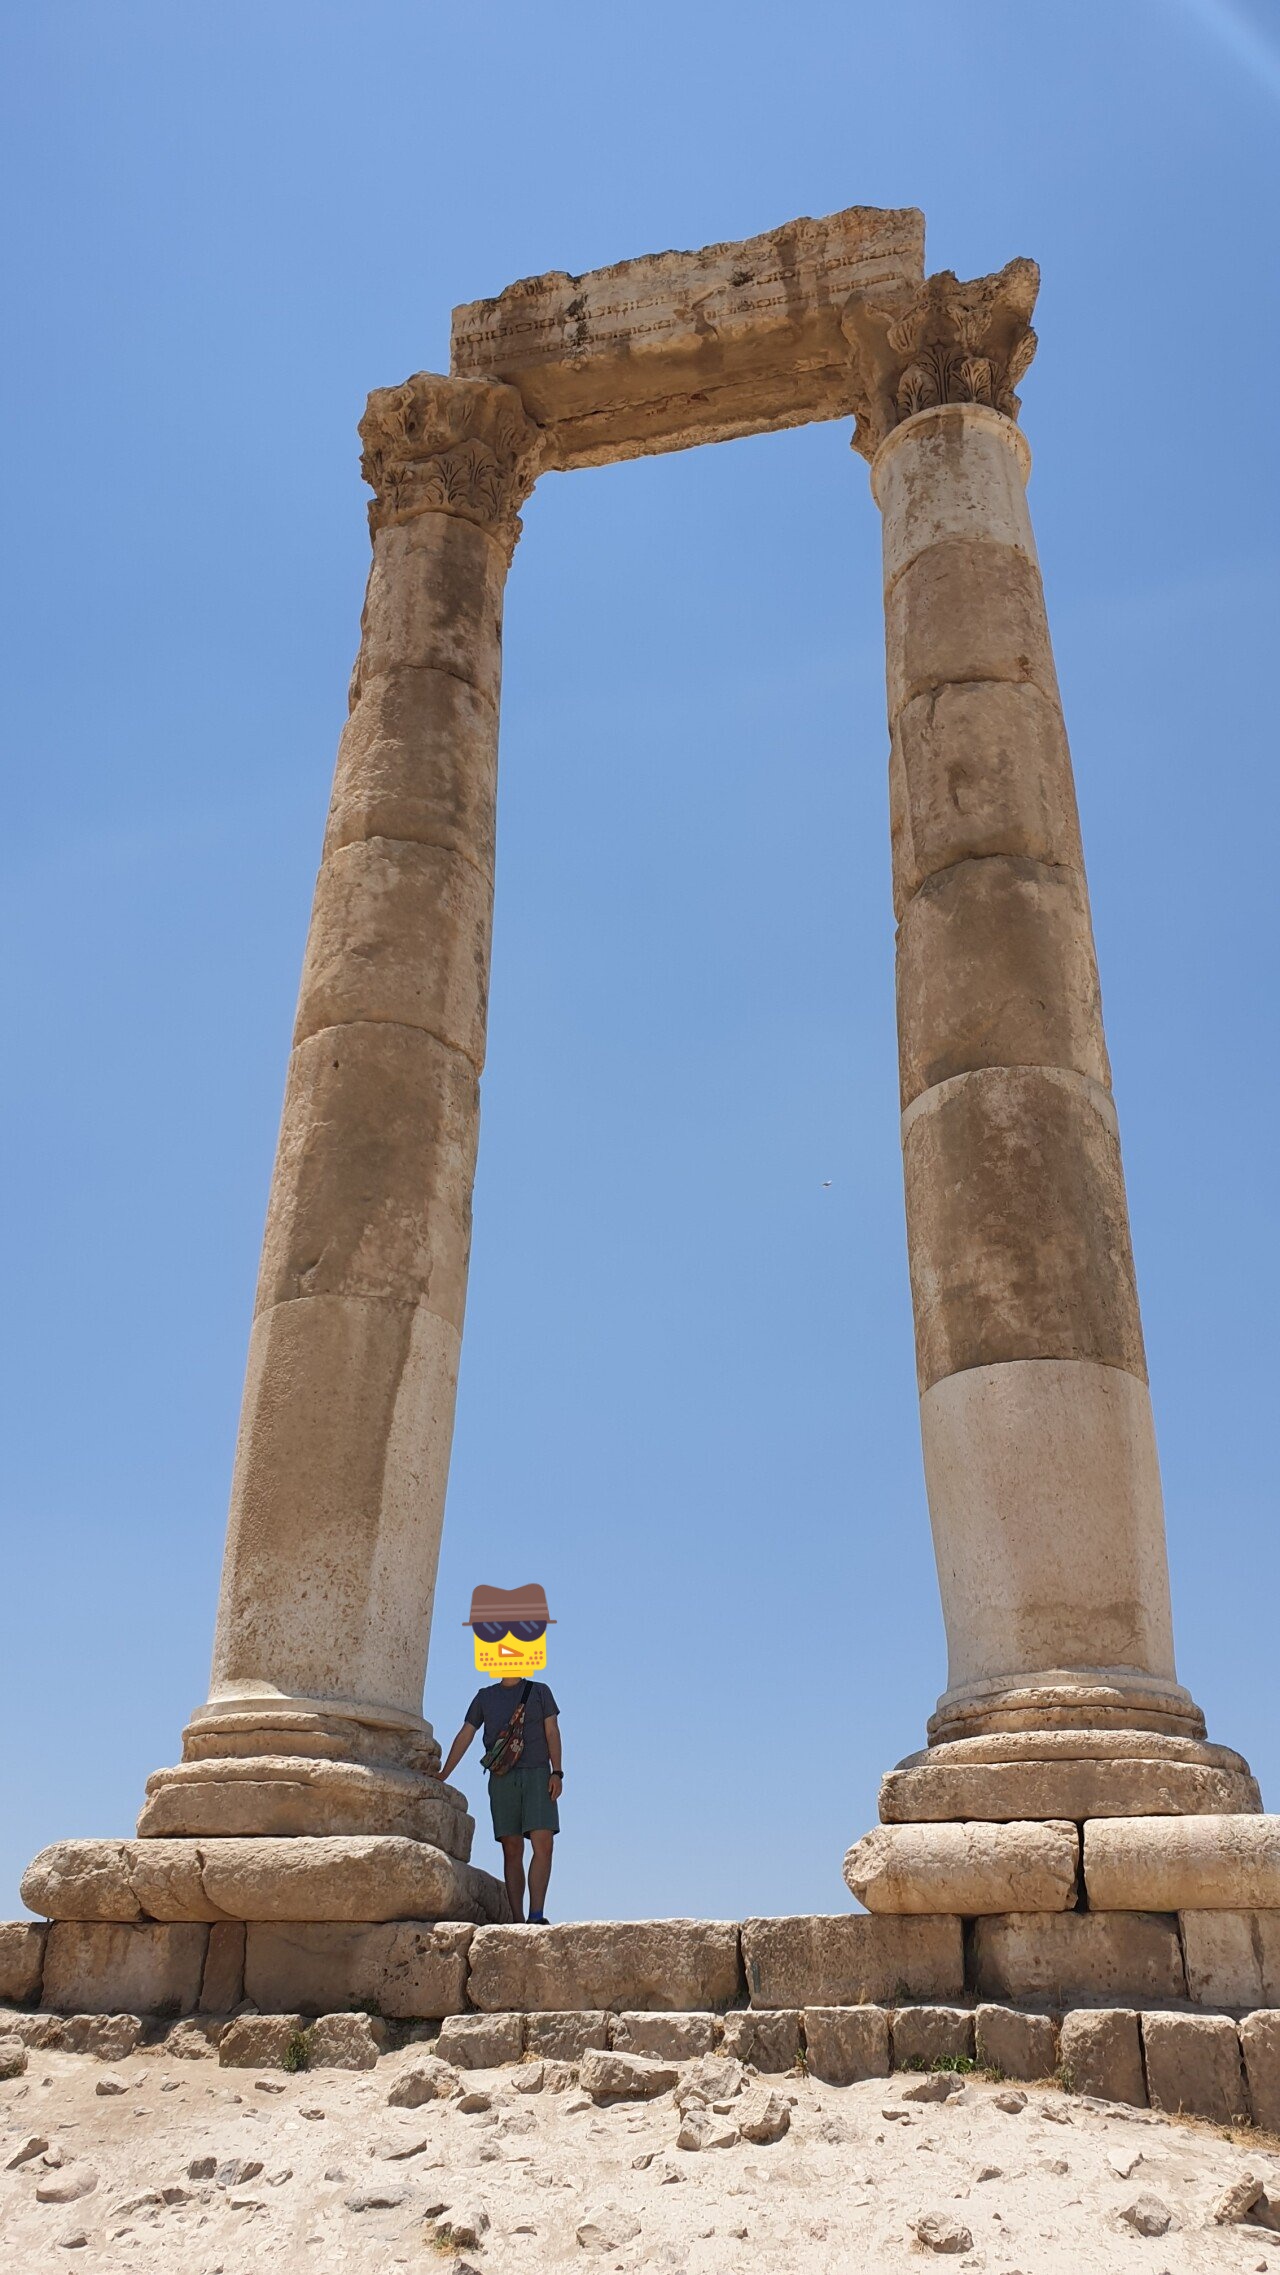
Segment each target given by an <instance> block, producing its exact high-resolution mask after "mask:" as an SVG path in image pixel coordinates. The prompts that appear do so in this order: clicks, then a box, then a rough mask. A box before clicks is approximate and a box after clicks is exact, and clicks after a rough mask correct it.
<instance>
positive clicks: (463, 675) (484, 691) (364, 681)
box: [347, 655, 499, 719]
mask: <svg viewBox="0 0 1280 2275" xmlns="http://www.w3.org/2000/svg"><path fill="white" fill-rule="evenodd" d="M360 662H361V659H360V656H358V655H357V657H356V660H355V665H354V668H353V670H352V674H351V693H350V695H349V697H348V700H347V717H348V719H350V718H351V717H352V715H353V714H354V712H355V710H356V708H357V706H358V704H359V703H360V702H361V700H362V698H363V696H364V694H365V690H366V689H367V688H370V687H372V686H373V685H374V682H375V681H376V680H379V679H392V678H394V677H395V675H396V674H397V673H399V672H402V671H438V672H443V674H444V676H445V678H446V679H456V680H457V682H458V685H459V687H469V688H470V690H471V693H472V694H473V695H478V696H479V698H480V700H481V702H482V703H487V704H488V706H489V709H490V710H491V711H492V712H493V714H494V716H495V718H496V717H497V715H498V709H499V704H498V698H497V696H496V695H490V693H489V690H488V688H487V687H482V686H481V685H480V682H479V680H476V679H472V678H471V677H470V676H469V674H468V673H467V672H465V671H458V670H457V669H456V667H455V666H454V665H453V664H401V663H394V664H383V665H382V666H381V667H380V669H379V670H377V671H371V672H369V673H368V674H366V673H364V672H362V671H361V669H360Z"/></svg>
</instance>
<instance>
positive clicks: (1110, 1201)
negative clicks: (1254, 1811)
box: [848, 262, 1258, 1817]
mask: <svg viewBox="0 0 1280 2275" xmlns="http://www.w3.org/2000/svg"><path fill="white" fill-rule="evenodd" d="M1037 281H1038V279H1037V272H1036V270H1035V268H1034V266H1033V264H1032V263H1030V262H1014V263H1012V264H1010V266H1009V268H1007V269H1005V270H1004V271H1002V272H1001V274H1000V275H999V276H997V277H989V278H983V279H980V280H979V281H978V282H976V283H973V284H963V285H962V284H959V283H957V280H956V279H955V277H954V276H950V275H944V276H941V277H934V278H931V279H929V280H928V282H927V283H926V284H925V286H924V287H923V288H922V290H921V291H919V292H918V293H917V294H915V295H914V296H912V297H911V298H910V299H907V300H905V301H900V302H899V305H898V307H897V309H896V311H889V312H888V313H887V314H885V313H884V312H881V314H880V315H879V317H878V318H877V317H876V316H874V315H872V316H868V315H866V314H865V313H863V314H859V315H854V314H851V316H850V319H849V325H848V328H849V330H850V331H851V333H852V334H853V336H854V337H855V338H856V339H857V341H858V345H859V349H860V353H861V356H862V358H863V368H864V370H865V371H866V372H867V373H868V374H869V382H868V387H867V393H866V397H865V400H864V404H863V406H862V408H861V410H860V415H859V430H858V436H857V447H858V448H860V449H861V450H862V451H863V453H864V455H866V456H867V457H869V458H870V460H871V480H872V488H873V491H874V494H875V497H876V500H877V503H878V504H879V506H880V509H881V513H882V515H883V523H884V569H885V612H886V645H887V672H888V694H889V722H890V733H891V752H892V755H891V761H890V769H891V773H890V779H891V793H890V802H891V817H892V821H891V826H892V836H893V869H894V903H895V909H896V913H897V917H898V967H897V968H898V990H897V992H898V1031H899V1052H900V1065H901V1078H902V1100H901V1102H902V1109H903V1115H902V1134H903V1155H904V1164H905V1183H906V1201H907V1236H908V1248H909V1253H910V1265H911V1285H912V1298H913V1305H914V1311H915V1325H916V1354H917V1366H918V1374H919V1386H920V1401H921V1423H922V1433H923V1442H924V1460H925V1475H926V1481H927V1487H928V1495H929V1508H930V1516H931V1521H932V1525H933V1533H934V1545H935V1550H936V1555H937V1563H938V1575H939V1582H940V1586H941V1592H942V1602H943V1612H944V1617H945V1622H946V1631H947V1642H948V1653H949V1677H948V1684H947V1689H946V1691H945V1693H944V1694H943V1696H942V1698H941V1699H940V1701H939V1704H938V1708H937V1712H936V1714H935V1715H934V1717H933V1720H932V1722H931V1723H930V1727H929V1736H930V1741H931V1746H932V1747H933V1748H934V1749H935V1751H934V1752H933V1753H932V1754H931V1755H930V1756H928V1757H913V1761H912V1764H910V1765H903V1769H902V1771H900V1772H899V1773H897V1778H898V1782H897V1785H896V1786H895V1779H894V1778H893V1777H891V1778H890V1779H889V1780H887V1781H886V1795H885V1796H883V1797H882V1809H884V1808H885V1802H886V1800H887V1802H888V1804H889V1807H888V1809H887V1810H886V1811H885V1813H888V1814H894V1815H898V1814H901V1815H912V1814H916V1813H919V1814H923V1815H925V1816H935V1815H939V1816H951V1815H957V1816H974V1817H981V1816H985V1815H993V1816H1024V1815H1025V1816H1037V1815H1042V1814H1048V1815H1061V1816H1074V1815H1077V1814H1078V1813H1080V1812H1079V1811H1078V1810H1077V1809H1076V1807H1075V1806H1074V1802H1075V1800H1077V1799H1078V1798H1079V1795H1080V1791H1081V1788H1080V1784H1079V1779H1078V1776H1077V1774H1076V1772H1075V1771H1074V1770H1073V1771H1072V1773H1071V1777H1072V1778H1074V1780H1075V1782H1074V1783H1072V1782H1071V1781H1070V1780H1068V1782H1067V1784H1065V1785H1063V1784H1060V1785H1059V1786H1057V1787H1056V1788H1055V1787H1054V1786H1053V1784H1052V1781H1051V1780H1050V1778H1049V1776H1048V1769H1049V1766H1050V1765H1051V1764H1052V1763H1053V1762H1055V1761H1056V1762H1058V1763H1060V1764H1061V1763H1064V1762H1066V1761H1067V1760H1070V1761H1072V1762H1075V1763H1077V1764H1078V1763H1079V1762H1080V1761H1081V1760H1082V1759H1085V1758H1092V1759H1093V1760H1094V1761H1095V1762H1097V1761H1098V1760H1102V1761H1106V1760H1108V1759H1110V1760H1112V1761H1115V1760H1116V1759H1119V1758H1121V1757H1123V1756H1126V1755H1130V1756H1131V1755H1132V1754H1134V1753H1135V1752H1140V1753H1142V1754H1143V1755H1144V1756H1150V1757H1152V1758H1153V1759H1157V1760H1159V1761H1160V1763H1161V1764H1162V1765H1163V1766H1162V1768H1161V1770H1160V1771H1159V1773H1158V1775H1156V1777H1155V1778H1154V1780H1153V1785H1152V1791H1153V1794H1154V1793H1155V1789H1156V1788H1157V1787H1158V1788H1159V1793H1158V1795H1156V1798H1155V1799H1154V1805H1155V1806H1157V1807H1160V1808H1168V1807H1174V1808H1179V1807H1192V1808H1195V1807H1199V1808H1206V1807H1208V1808H1214V1807H1218V1808H1234V1807H1244V1808H1249V1807H1254V1808H1256V1807H1257V1806H1258V1801H1257V1793H1256V1787H1254V1786H1253V1785H1252V1780H1251V1779H1249V1778H1248V1775H1247V1770H1246V1767H1245V1765H1244V1764H1243V1763H1242V1762H1240V1760H1239V1757H1238V1756H1235V1755H1227V1754H1226V1753H1225V1752H1224V1750H1223V1749H1221V1748H1206V1747H1204V1746H1202V1745H1200V1744H1199V1741H1200V1740H1202V1739H1203V1735H1204V1720H1203V1717H1202V1715H1201V1713H1200V1711H1199V1709H1198V1707H1197V1706H1196V1705H1195V1704H1194V1702H1193V1700H1192V1699H1191V1697H1190V1696H1189V1695H1188V1693H1187V1692H1186V1691H1185V1690H1184V1689H1183V1688H1182V1687H1181V1685H1180V1684H1179V1683H1178V1681H1177V1677H1176V1672H1175V1667H1174V1653H1173V1634H1172V1623H1171V1617H1170V1603H1169V1576H1168V1563H1167V1557H1166V1550H1165V1536H1164V1518H1163V1510H1162V1503H1161V1494H1160V1478H1159V1470H1158V1466H1157V1459H1156V1444H1155V1435H1154V1431H1153V1427H1152V1419H1151V1406H1150V1399H1149V1395H1148V1389H1147V1373H1146V1362H1145V1357H1144V1352H1143V1341H1142V1327H1141V1321H1140V1318H1139V1312H1138V1297H1137V1290H1136V1285H1135V1280H1134V1269H1133V1258H1132V1253H1131V1248H1130V1238H1129V1222H1128V1211H1127V1206H1126V1201H1125V1191H1124V1180H1123V1175H1122V1171H1121V1162H1120V1144H1119V1136H1118V1130H1117V1123H1116V1112H1115V1107H1114V1105H1113V1103H1112V1097H1111V1087H1110V1069H1109V1065H1108V1060H1107V1051H1106V1044H1105V1041H1104V1038H1103V1030H1102V1013H1101V1005H1100V1000H1099V993H1098V975H1097V967H1096V963H1095V959H1094V946H1093V935H1092V929H1091V925H1090V917H1089V902H1088V895H1087V891H1086V887H1085V877H1084V863H1083V857H1082V853H1081V845H1080V833H1079V824H1078V820H1077V814H1076V801H1075V791H1074V786H1073V781H1072V771H1071V759H1070V754H1069V751H1068V747H1067V740H1066V733H1065V729H1064V726H1063V719H1062V710H1061V703H1060V699H1059V693H1058V684H1057V679H1056V676H1055V672H1054V665H1053V655H1052V650H1051V647H1050V641H1049V631H1048V625H1047V622H1046V618H1045V607H1044V596H1043V592H1042V589H1041V582H1040V572H1039V567H1038V564H1037V559H1036V549H1035V541H1034V538H1033V536H1032V532H1031V523H1030V519H1029V517H1028V512H1027V503H1026V495H1025V484H1026V479H1027V473H1028V470H1029V465H1030V453H1029V450H1028V447H1027V444H1026V441H1025V439H1024V437H1023V435H1022V434H1021V433H1020V431H1019V429H1018V426H1017V424H1016V417H1017V411H1018V398H1017V395H1016V394H1015V393H1014V388H1015V385H1016V382H1017V380H1018V378H1019V377H1020V375H1021V373H1022V372H1023V371H1024V370H1025V369H1026V367H1027V365H1028V364H1029V363H1030V361H1031V356H1032V353H1033V352H1034V346H1035V335H1034V333H1033V332H1032V331H1031V330H1030V321H1029V320H1030V315H1031V310H1032V307H1033V305H1034V301H1035V293H1036V285H1037ZM1081 1733H1090V1734H1091V1735H1090V1737H1089V1738H1088V1739H1087V1740H1084V1739H1082V1738H1081V1735H1080V1734H1081ZM1108 1734H1109V1735H1108ZM1139 1734H1141V1735H1139ZM938 1749H941V1751H938ZM1015 1762H1022V1763H1023V1764H1024V1765H1025V1764H1031V1763H1035V1764H1037V1765H1038V1767H1037V1768H1036V1769H1035V1772H1034V1774H1030V1773H1029V1772H1028V1770H1027V1769H1025V1768H1024V1770H1023V1771H1021V1772H1019V1773H1018V1774H1010V1775H1005V1776H993V1775H991V1774H987V1773H989V1771H990V1768H991V1765H993V1764H997V1765H999V1764H1004V1765H1011V1764H1013V1763H1015ZM944 1765H945V1768H946V1772H947V1774H946V1775H941V1774H939V1773H941V1772H942V1771H943V1769H944ZM979 1765H981V1766H982V1767H983V1769H984V1775H983V1776H982V1777H981V1778H979V1779H977V1780H976V1781H975V1780H974V1779H972V1778H970V1779H969V1781H968V1783H967V1784H966V1783H965V1782H964V1781H963V1780H962V1781H961V1782H960V1783H959V1784H957V1782H956V1779H955V1776H954V1774H952V1773H953V1772H955V1771H959V1770H963V1769H965V1768H966V1767H977V1766H979ZM1206 1770H1211V1771H1212V1772H1213V1773H1214V1774H1213V1777H1212V1778H1211V1779H1210V1783H1209V1785H1208V1786H1207V1787H1206V1786H1205V1785H1204V1773H1205V1772H1206ZM904 1773H906V1774H905V1775H904ZM1099 1774H1101V1777H1102V1784H1103V1785H1105V1783H1106V1774H1107V1773H1105V1772H1101V1773H1099ZM1179 1778H1181V1779H1182V1784H1181V1786H1179V1782H1178V1781H1179ZM1197 1780H1198V1781H1199V1782H1197ZM1095 1788H1096V1789H1097V1790H1100V1788H1098V1787H1097V1777H1096V1776H1095V1781H1094V1788H1091V1790H1094V1789H1095ZM1119 1790H1120V1788H1119V1786H1117V1791H1119ZM1193 1793H1194V1794H1199V1795H1200V1796H1201V1797H1200V1798H1199V1799H1196V1798H1193V1797H1192V1796H1193ZM1179 1794H1181V1798H1179V1797H1178V1796H1179ZM1206 1794H1207V1796H1208V1797H1207V1798H1205V1797H1204V1796H1205V1795H1206ZM1124 1796H1125V1799H1124V1803H1123V1804H1122V1805H1124V1806H1128V1807H1131V1808H1139V1809H1140V1808H1141V1807H1142V1806H1144V1804H1143V1802H1142V1800H1141V1798H1137V1799H1135V1788H1134V1786H1133V1783H1132V1780H1131V1779H1130V1781H1129V1782H1128V1783H1127V1784H1126V1785H1125V1786H1124ZM1068 1803H1071V1804H1072V1805H1070V1806H1068V1805H1067V1804H1068Z"/></svg>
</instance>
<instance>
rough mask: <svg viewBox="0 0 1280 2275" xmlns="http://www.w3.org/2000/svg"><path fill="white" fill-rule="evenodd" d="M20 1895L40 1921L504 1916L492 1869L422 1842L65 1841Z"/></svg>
mask: <svg viewBox="0 0 1280 2275" xmlns="http://www.w3.org/2000/svg"><path fill="white" fill-rule="evenodd" d="M22 1900H23V1902H24V1904H26V1905H27V1906H28V1908H29V1909H30V1910H31V1911H33V1912H39V1913H41V1914H43V1916H44V1917H45V1918H46V1919H51V1920H83V1921H113V1922H117V1923H120V1924H123V1925H139V1924H145V1923H147V1922H148V1921H164V1922H169V1921H181V1920H207V1921H210V1922H216V1921H219V1920H227V1921H238V1920H246V1921H258V1922H271V1921H275V1922H311V1923H313V1924H316V1923H321V1922H325V1921H350V1920H355V1921H362V1922H366V1923H368V1922H375V1923H376V1922H382V1921H392V1920H410V1921H417V1922H418V1923H420V1924H421V1923H432V1922H437V1921H470V1922H472V1923H477V1924H481V1925H485V1924H494V1923H498V1922H501V1921H504V1920H506V1919H508V1918H509V1916H510V1914H509V1909H508V1905H507V1898H506V1890H505V1888H504V1887H503V1884H502V1882H501V1881H500V1880H497V1879H495V1878H494V1877H493V1875H492V1874H491V1873H488V1872H481V1871H479V1870H478V1869H477V1867H476V1866H475V1865H473V1864H468V1863H465V1862H464V1861H462V1860H460V1859H459V1858H457V1857H454V1856H447V1855H446V1854H445V1853H444V1851H443V1849H440V1848H436V1847H433V1846H432V1845H431V1844H429V1843H428V1842H426V1841H417V1840H405V1839H400V1838H397V1837H394V1836H387V1835H374V1836H371V1837H365V1838H361V1837H358V1836H355V1837H353V1836H346V1837H342V1836H338V1837H334V1838H330V1839H324V1840H313V1839H309V1838H308V1837H307V1836H306V1835H302V1836H301V1837H299V1836H296V1835H295V1836H294V1837H292V1838H286V1839H282V1840H272V1839H257V1840H237V1839H234V1838H233V1839H226V1838H223V1839H216V1840H207V1841H199V1840H156V1839H145V1840H133V1841H125V1840H120V1841H117V1840H68V1841H55V1842H54V1843H53V1845H52V1846H51V1847H50V1848H46V1849H42V1850H41V1852H40V1854H39V1856H37V1857H36V1858H35V1860H34V1862H33V1863H31V1864H30V1865H29V1866H28V1867H27V1870H26V1872H25V1873H24V1875H23V1880H22Z"/></svg>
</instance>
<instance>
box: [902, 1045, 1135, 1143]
mask: <svg viewBox="0 0 1280 2275" xmlns="http://www.w3.org/2000/svg"><path fill="white" fill-rule="evenodd" d="M993 1074H1040V1075H1043V1076H1044V1077H1045V1079H1046V1081H1048V1082H1051V1083H1053V1084H1054V1085H1055V1086H1056V1087H1057V1088H1059V1089H1062V1090H1067V1091H1074V1092H1075V1093H1076V1095H1077V1096H1078V1097H1082V1098H1084V1099H1086V1100H1087V1101H1088V1103H1089V1104H1090V1105H1091V1106H1093V1107H1094V1108H1095V1109H1096V1111H1097V1113H1098V1115H1099V1116H1100V1118H1101V1119H1102V1120H1103V1121H1104V1122H1105V1123H1106V1124H1107V1127H1108V1129H1110V1131H1111V1132H1112V1135H1113V1136H1115V1137H1116V1138H1118V1137H1119V1135H1120V1120H1119V1116H1118V1115H1117V1113H1116V1106H1115V1100H1114V1098H1113V1097H1112V1095H1111V1092H1110V1091H1109V1090H1104V1089H1103V1086H1102V1084H1101V1083H1100V1082H1095V1081H1094V1079H1093V1076H1092V1075H1091V1074H1077V1073H1076V1071H1075V1069H1074V1067H1069V1066H1042V1065H1040V1064H1039V1063H1037V1062H1029V1063H1025V1064H1024V1063H1023V1062H1022V1061H1021V1060H1016V1059H1015V1060H1013V1061H1011V1062H1010V1063H1009V1064H1007V1065H999V1066H973V1067H968V1068H966V1069H965V1071H964V1073H963V1074H949V1075H947V1076H946V1078H945V1079H944V1080H943V1081H942V1082H934V1083H931V1084H930V1086H929V1088H928V1089H927V1090H921V1091H920V1092H919V1093H918V1094H917V1096H916V1097H914V1098H913V1099H912V1101H911V1103H910V1105H909V1106H904V1107H903V1110H902V1116H901V1125H900V1126H901V1131H902V1143H903V1145H904V1147H905V1145H906V1142H907V1138H908V1136H909V1134H910V1131H911V1129H912V1126H913V1125H914V1123H916V1122H918V1121H919V1120H920V1118H921V1116H922V1115H923V1114H925V1113H927V1112H930V1111H931V1110H932V1107H933V1105H934V1104H935V1103H940V1102H941V1099H942V1094H943V1092H944V1091H954V1090H957V1089H958V1088H959V1086H960V1084H961V1083H962V1082H981V1081H983V1080H984V1079H985V1078H986V1077H987V1076H988V1075H993Z"/></svg>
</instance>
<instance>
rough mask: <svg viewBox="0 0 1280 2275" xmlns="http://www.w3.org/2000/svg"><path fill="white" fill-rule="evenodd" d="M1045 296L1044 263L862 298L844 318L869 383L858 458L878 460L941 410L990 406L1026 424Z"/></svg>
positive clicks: (948, 274)
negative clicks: (911, 426) (1038, 315)
mask: <svg viewBox="0 0 1280 2275" xmlns="http://www.w3.org/2000/svg"><path fill="white" fill-rule="evenodd" d="M1039 287H1040V271H1039V269H1038V268H1037V267H1036V264H1035V262H1034V261H1025V260H1019V261H1010V262H1009V264H1008V266H1007V267H1006V268H1003V269H1001V270H1000V271H999V272H998V274H997V275H995V276H982V277H975V278H974V279H973V280H972V281H971V282H970V283H968V284H962V283H961V282H960V281H959V279H958V278H957V277H956V276H955V274H954V272H953V271H952V270H951V269H943V270H942V272H941V273H940V274H939V275H938V276H931V277H926V279H925V281H924V283H923V284H922V285H921V286H919V287H918V288H917V289H916V290H915V291H909V292H902V293H896V294H893V295H883V296H881V295H877V294H870V293H868V294H860V295H855V297H854V298H853V299H852V300H851V301H850V302H849V305H848V307H847V309H846V310H845V313H844V316H843V318H842V326H843V330H844V333H845V337H846V338H847V339H848V340H849V341H850V343H851V345H852V347H853V349H854V353H855V357H856V361H857V367H858V374H859V381H860V391H859V400H858V402H857V404H856V406H855V414H856V417H857V422H858V423H857V427H856V429H855V432H854V437H853V447H854V449H855V450H859V451H861V453H862V455H863V457H864V458H874V457H875V454H876V452H877V450H878V449H879V448H880V445H881V443H882V442H883V441H884V439H885V436H886V435H888V434H891V433H892V431H893V429H894V427H896V426H900V425H901V424H902V421H903V420H904V419H909V418H911V417H912V415H913V413H915V412H916V411H926V410H932V409H933V408H934V406H935V405H936V404H939V403H986V404H988V405H989V406H990V407H991V409H992V410H995V411H1003V412H1004V414H1005V416H1006V417H1007V418H1010V419H1016V418H1017V416H1018V411H1019V409H1020V404H1019V399H1018V396H1017V394H1016V393H1015V389H1016V387H1017V384H1018V381H1019V380H1020V379H1021V377H1022V375H1023V373H1024V372H1025V371H1026V369H1027V367H1028V365H1029V364H1030V362H1031V358H1032V357H1033V355H1034V354H1035V352H1036V336H1035V333H1034V332H1033V331H1032V329H1031V313H1032V310H1033V309H1034V307H1035V304H1036V293H1037V292H1038V290H1039Z"/></svg>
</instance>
